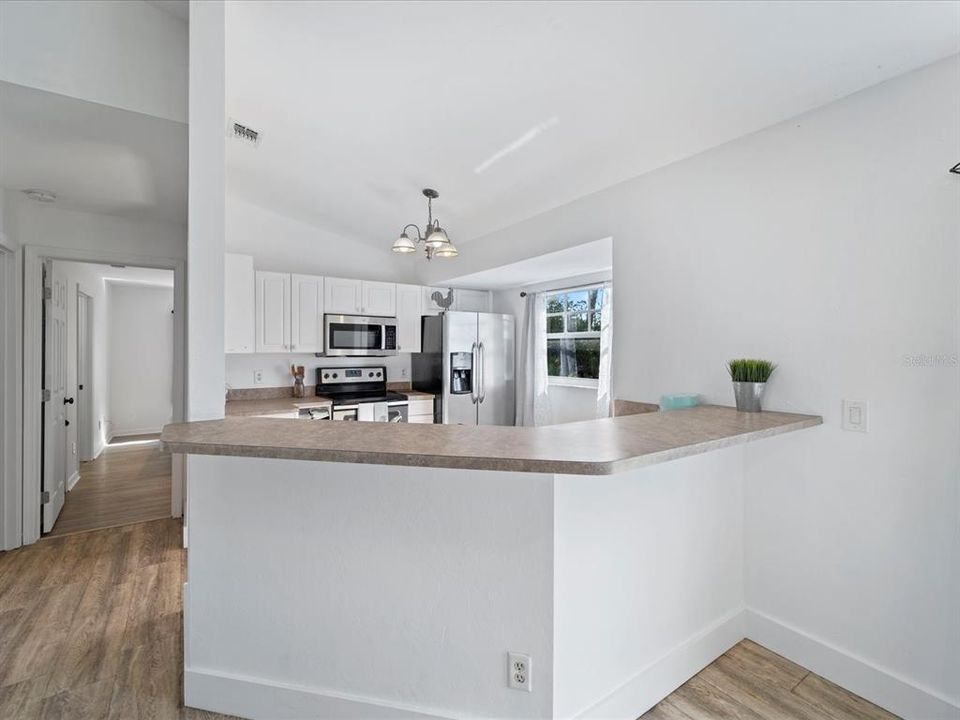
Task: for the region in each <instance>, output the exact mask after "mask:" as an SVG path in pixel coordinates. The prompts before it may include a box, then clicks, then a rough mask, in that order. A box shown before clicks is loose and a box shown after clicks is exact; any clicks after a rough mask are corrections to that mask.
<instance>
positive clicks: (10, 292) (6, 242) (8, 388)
mask: <svg viewBox="0 0 960 720" xmlns="http://www.w3.org/2000/svg"><path fill="white" fill-rule="evenodd" d="M20 258H21V255H20V252H19V248H18V246H17V245H16V243H14V242H12V241H11V240H10V239H9V238H8V237H7V236H6V235H4V234H3V233H2V232H0V295H2V301H0V444H2V446H3V452H2V453H0V458H2V461H0V550H12V549H13V548H15V547H18V546H19V545H20V542H21V537H22V512H21V508H22V505H23V498H22V492H23V487H22V485H21V482H20V472H21V468H22V466H21V460H22V455H21V448H22V442H23V432H22V423H21V422H20V418H21V409H22V407H23V384H22V383H21V382H20V378H21V377H22V376H21V374H20V373H21V371H22V365H21V360H22V356H21V353H20V342H19V340H20V332H21V318H22V315H21V313H20V309H21V305H20V298H21V294H20V291H21V273H20V268H21V267H22V266H21V264H20Z"/></svg>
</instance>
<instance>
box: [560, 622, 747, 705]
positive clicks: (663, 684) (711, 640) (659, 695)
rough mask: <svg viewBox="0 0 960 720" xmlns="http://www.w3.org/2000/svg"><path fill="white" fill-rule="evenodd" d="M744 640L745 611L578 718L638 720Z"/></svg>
mask: <svg viewBox="0 0 960 720" xmlns="http://www.w3.org/2000/svg"><path fill="white" fill-rule="evenodd" d="M743 638H744V624H743V610H742V609H740V608H738V609H737V610H735V611H734V612H732V613H730V614H728V615H726V616H724V617H722V618H720V619H719V620H717V621H715V622H713V623H712V624H710V625H708V626H707V627H705V628H704V629H703V630H701V631H700V632H698V633H696V634H695V635H693V636H692V637H689V638H687V639H686V640H684V641H683V642H681V643H680V644H679V645H677V646H676V647H674V648H673V649H672V650H670V651H669V652H667V653H666V654H665V655H663V656H662V657H661V658H659V659H658V660H655V661H654V662H652V663H650V664H649V665H647V666H646V667H645V668H643V669H642V670H641V671H640V672H638V673H637V674H636V675H634V676H633V677H632V678H630V680H628V681H627V682H626V683H624V684H623V685H621V686H620V687H619V688H617V689H616V690H614V691H613V692H612V693H611V694H610V695H608V696H607V697H605V698H604V699H603V700H601V701H600V702H598V703H596V704H594V705H592V706H591V707H589V708H587V709H586V710H584V711H583V712H581V713H580V714H579V715H577V718H596V719H597V720H599V719H601V718H603V719H604V720H607V719H609V718H620V719H622V720H634V718H638V717H640V716H641V715H643V713H645V712H646V711H647V710H649V709H650V708H652V707H653V706H654V705H656V704H657V703H658V702H660V701H661V700H662V699H663V698H665V697H666V696H667V695H669V694H670V693H672V692H673V691H674V690H676V689H677V688H678V687H680V686H681V685H683V683H685V682H686V681H687V680H689V679H690V678H691V677H693V676H694V675H696V674H697V673H698V672H700V671H701V670H702V669H703V668H705V667H706V666H707V665H709V664H710V663H712V662H713V661H714V660H716V659H717V658H718V657H720V656H721V655H723V653H725V652H726V651H727V650H729V649H730V648H732V647H733V646H734V645H736V644H737V643H738V642H740V641H741V640H743Z"/></svg>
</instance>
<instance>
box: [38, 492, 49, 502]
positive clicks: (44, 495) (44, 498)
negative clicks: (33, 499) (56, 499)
mask: <svg viewBox="0 0 960 720" xmlns="http://www.w3.org/2000/svg"><path fill="white" fill-rule="evenodd" d="M48 502H50V491H49V490H44V491H43V492H42V493H40V504H41V505H46V504H47V503H48Z"/></svg>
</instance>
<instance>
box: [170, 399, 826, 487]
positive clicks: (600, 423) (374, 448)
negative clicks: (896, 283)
mask: <svg viewBox="0 0 960 720" xmlns="http://www.w3.org/2000/svg"><path fill="white" fill-rule="evenodd" d="M305 400H306V399H305ZM244 402H267V401H244ZM271 402H274V401H271ZM298 402H299V401H298ZM278 411H279V410H278ZM258 414H259V413H258ZM231 415H233V414H232V413H231ZM822 422H823V419H822V418H821V417H819V416H816V415H798V414H793V413H779V412H762V413H742V412H737V411H736V410H735V409H733V408H730V407H723V406H719V405H704V406H701V407H696V408H690V409H685V410H673V411H670V412H656V413H643V414H638V415H628V416H625V417H617V418H605V419H601V420H587V421H584V422H578V423H567V424H564V425H552V426H546V427H538V428H527V427H465V426H460V425H404V424H395V423H336V422H330V423H300V422H296V423H293V422H291V423H288V424H281V421H279V420H270V419H267V418H256V417H235V416H231V417H228V418H226V419H224V420H209V421H204V422H191V423H179V424H174V425H167V426H166V427H165V428H164V429H163V434H162V436H161V440H162V441H163V442H164V444H165V446H166V447H167V449H168V450H169V451H170V452H174V453H185V454H195V455H233V456H241V457H260V458H283V459H295V460H319V461H328V462H342V463H361V464H379V465H404V466H417V467H435V468H458V469H474V470H498V471H514V472H533V473H563V474H573V475H608V474H611V473H615V472H620V471H623V470H629V469H632V468H637V467H643V466H647V465H654V464H656V463H662V462H666V461H668V460H674V459H677V458H681V457H686V456H689V455H697V454H700V453H704V452H708V451H710V450H716V449H720V448H724V447H729V446H731V445H738V444H741V443H745V442H750V441H752V440H757V439H759V438H764V437H769V436H772V435H779V434H782V433H787V432H792V431H794V430H801V429H803V428H809V427H813V426H815V425H820V424H821V423H822Z"/></svg>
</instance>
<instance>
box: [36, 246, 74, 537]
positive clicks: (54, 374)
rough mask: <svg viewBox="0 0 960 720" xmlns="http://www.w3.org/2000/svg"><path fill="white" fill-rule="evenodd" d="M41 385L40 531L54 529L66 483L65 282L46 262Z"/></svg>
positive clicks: (69, 399) (68, 399)
mask: <svg viewBox="0 0 960 720" xmlns="http://www.w3.org/2000/svg"><path fill="white" fill-rule="evenodd" d="M44 288H45V290H44V303H43V306H44V316H43V317H44V352H43V387H44V390H45V391H47V392H48V393H49V397H45V399H44V403H43V475H42V483H41V490H42V491H43V492H44V494H45V500H46V501H45V502H44V503H43V505H42V508H43V511H42V515H43V532H50V531H51V530H52V529H53V525H54V523H55V522H56V521H57V517H58V516H59V515H60V510H61V509H62V508H63V500H64V496H65V495H66V485H67V476H66V471H67V432H66V430H67V428H66V419H67V418H66V412H65V411H64V408H65V407H66V405H67V403H68V402H69V403H72V402H73V398H67V396H66V391H67V281H66V279H65V278H64V277H63V275H62V274H61V273H60V272H59V271H58V270H57V269H56V268H55V266H54V264H53V263H52V262H50V261H47V262H46V263H45V264H44Z"/></svg>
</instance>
